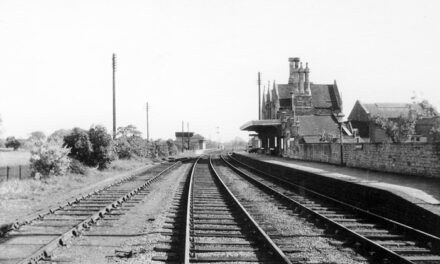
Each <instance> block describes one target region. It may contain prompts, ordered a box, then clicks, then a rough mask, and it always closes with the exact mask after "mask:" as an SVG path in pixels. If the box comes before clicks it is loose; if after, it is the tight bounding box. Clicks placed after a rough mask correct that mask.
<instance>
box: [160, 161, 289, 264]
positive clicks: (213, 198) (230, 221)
mask: <svg viewBox="0 0 440 264" xmlns="http://www.w3.org/2000/svg"><path fill="white" fill-rule="evenodd" d="M173 206H174V207H173V208H172V214H171V215H170V216H169V217H170V220H169V221H168V222H167V223H168V224H169V226H168V228H169V229H170V231H169V233H170V234H169V235H170V236H169V238H168V239H167V240H165V241H162V242H161V245H160V246H157V247H156V248H155V250H156V256H155V257H153V260H154V261H162V262H173V263H176V262H177V263H241V262H246V263H292V262H291V261H290V260H289V259H288V258H287V257H286V256H285V255H284V253H282V251H281V250H280V249H279V248H278V247H277V246H276V245H275V243H273V241H272V240H271V239H270V238H269V236H268V235H267V234H266V233H265V232H264V231H263V229H262V228H261V227H260V226H259V225H258V224H257V222H256V221H255V220H254V219H253V218H252V217H251V215H250V214H249V213H248V212H247V211H246V209H245V208H244V207H243V205H242V204H240V202H239V201H238V199H237V198H236V197H235V196H234V195H233V194H232V192H231V191H230V190H229V189H228V187H227V186H226V185H225V184H224V182H223V181H222V180H221V178H220V177H219V175H218V173H217V172H216V171H215V169H214V167H213V166H212V163H211V160H210V159H207V158H201V159H199V160H197V161H196V162H195V163H194V165H193V167H192V169H191V172H190V174H189V178H188V179H187V182H186V183H185V187H184V188H182V189H181V192H179V193H178V194H177V196H176V198H175V203H174V204H173ZM165 235H166V234H165ZM179 238H180V239H179ZM179 241H180V242H179ZM164 252H166V254H163V253H164Z"/></svg>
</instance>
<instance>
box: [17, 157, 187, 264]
mask: <svg viewBox="0 0 440 264" xmlns="http://www.w3.org/2000/svg"><path fill="white" fill-rule="evenodd" d="M178 164H180V162H176V163H174V164H172V165H171V166H169V167H167V168H166V169H164V170H162V171H161V172H159V173H158V174H156V175H155V176H153V177H152V178H150V179H148V180H147V181H146V182H145V183H144V184H142V185H141V186H139V187H137V188H135V189H133V190H132V191H130V192H128V193H127V194H125V195H123V196H121V197H120V198H119V199H117V200H115V201H114V202H112V203H109V204H108V205H107V206H105V207H104V208H103V209H101V210H99V211H98V212H96V213H94V214H93V215H92V216H90V217H88V218H87V219H85V220H84V221H82V222H81V223H79V224H77V225H76V226H74V227H73V228H72V229H70V230H68V231H67V232H65V233H63V234H62V235H61V236H59V237H57V238H55V239H53V240H52V241H50V242H49V243H48V244H46V245H45V246H43V247H41V248H40V249H38V250H37V251H36V252H34V253H33V254H32V255H30V256H28V257H26V258H25V259H23V260H21V261H20V262H18V263H19V264H31V263H36V262H38V261H39V260H41V259H44V258H47V257H49V256H50V254H51V252H53V251H54V250H55V249H56V248H57V247H58V246H65V245H66V244H67V242H68V241H69V240H71V239H72V238H73V237H75V236H79V235H80V233H81V231H82V230H83V229H85V228H88V227H89V226H91V225H93V224H95V223H96V222H97V221H98V220H99V219H101V218H103V217H104V215H105V214H106V213H109V212H111V211H112V210H114V209H115V208H117V207H118V206H120V205H121V204H122V203H124V202H125V201H127V200H129V199H130V198H131V197H132V196H134V195H136V194H137V193H138V192H140V191H142V190H143V189H145V188H146V187H148V186H149V185H150V184H152V183H153V182H155V181H156V180H157V179H158V178H159V177H160V176H162V175H163V174H165V173H167V172H169V171H170V170H172V169H173V168H175V167H176V166H177V165H178ZM132 177H134V176H132ZM129 178H130V177H129ZM123 181H126V180H122V182H123ZM115 184H116V183H115ZM115 184H112V185H111V186H114V185H115Z"/></svg>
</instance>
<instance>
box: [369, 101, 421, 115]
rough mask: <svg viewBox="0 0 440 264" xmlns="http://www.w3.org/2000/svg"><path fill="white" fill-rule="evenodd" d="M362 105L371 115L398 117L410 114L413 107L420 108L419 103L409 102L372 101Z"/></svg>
mask: <svg viewBox="0 0 440 264" xmlns="http://www.w3.org/2000/svg"><path fill="white" fill-rule="evenodd" d="M361 105H362V106H363V107H364V109H365V110H366V111H367V113H368V114H370V117H372V116H375V115H378V116H380V117H383V118H397V117H399V116H408V114H409V112H410V110H411V109H414V110H420V109H421V107H420V105H418V104H408V103H371V104H363V103H361Z"/></svg>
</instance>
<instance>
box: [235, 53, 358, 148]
mask: <svg viewBox="0 0 440 264" xmlns="http://www.w3.org/2000/svg"><path fill="white" fill-rule="evenodd" d="M289 68H290V75H289V79H288V83H287V84H275V82H274V83H273V87H272V89H270V88H269V89H268V90H267V91H265V92H264V93H263V100H262V107H261V108H262V109H261V113H262V120H253V121H249V122H247V123H246V124H244V125H242V126H241V127H240V128H241V129H242V130H247V131H255V132H256V133H257V135H258V138H259V140H260V141H261V146H262V148H264V149H265V150H266V151H271V152H274V153H276V154H282V153H283V150H285V149H287V148H288V147H289V146H290V144H291V142H297V143H304V142H305V143H309V142H322V140H325V139H326V138H339V135H340V127H339V121H338V120H341V119H342V100H341V96H340V94H339V90H338V86H337V84H336V81H335V82H334V83H333V84H314V83H312V82H310V69H309V66H308V63H306V65H305V67H303V64H302V62H300V59H299V58H289ZM342 131H343V132H342V133H343V134H344V135H346V136H347V135H348V136H351V131H350V128H349V126H347V125H346V124H342Z"/></svg>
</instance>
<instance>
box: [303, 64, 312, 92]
mask: <svg viewBox="0 0 440 264" xmlns="http://www.w3.org/2000/svg"><path fill="white" fill-rule="evenodd" d="M304 73H305V81H304V92H305V93H306V94H309V95H310V93H311V90H310V80H309V73H310V69H309V63H308V62H306V68H305V69H304Z"/></svg>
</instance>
